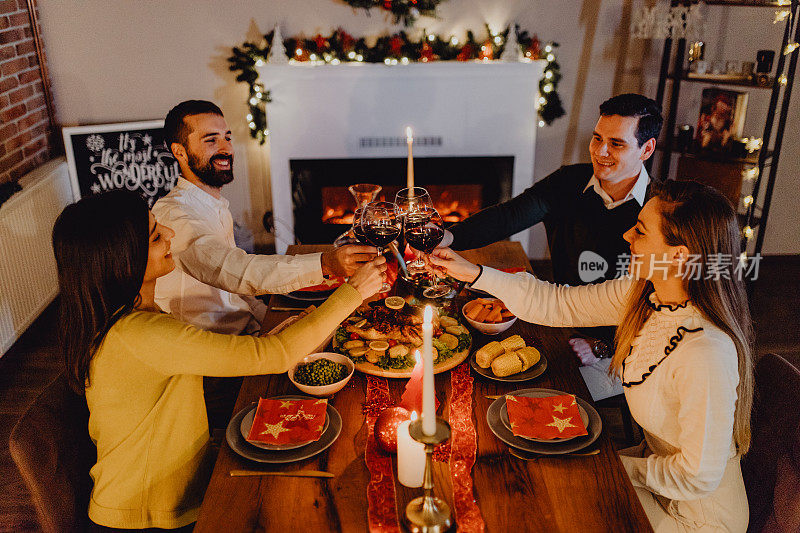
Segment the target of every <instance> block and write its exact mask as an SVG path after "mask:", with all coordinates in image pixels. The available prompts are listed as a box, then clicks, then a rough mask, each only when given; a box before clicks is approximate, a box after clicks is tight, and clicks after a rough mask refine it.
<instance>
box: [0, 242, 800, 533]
mask: <svg viewBox="0 0 800 533" xmlns="http://www.w3.org/2000/svg"><path fill="white" fill-rule="evenodd" d="M540 266H541V265H535V266H534V270H536V271H537V272H539V271H540V268H537V267H540ZM759 280H760V281H759V282H758V283H757V285H756V291H755V295H754V298H753V302H752V310H753V319H754V321H755V324H756V349H757V353H758V354H759V355H760V354H763V353H766V352H776V353H780V354H785V355H789V356H790V357H791V358H792V359H793V360H795V361H799V362H800V307H799V306H798V302H799V301H800V257H798V256H791V257H789V256H781V257H769V258H765V259H764V260H763V261H762V265H761V267H760V276H759ZM56 317H57V313H56V310H55V306H54V305H51V306H50V307H49V308H48V309H47V310H46V311H45V312H44V313H43V314H42V316H41V317H40V318H39V319H38V320H37V321H36V322H35V323H34V324H33V325H32V326H31V328H30V329H29V330H28V331H27V332H26V333H25V334H24V335H23V336H22V338H20V340H19V341H18V342H17V343H16V344H15V345H14V346H13V347H12V348H11V349H10V350H9V351H8V352H7V353H6V354H5V355H4V356H3V357H2V358H0V442H2V443H3V444H2V446H0V532H5V531H13V532H24V531H38V524H37V521H36V515H35V512H34V509H33V507H32V505H31V502H30V496H29V494H28V491H27V489H26V488H25V486H24V484H23V482H22V480H21V479H20V477H19V474H18V472H17V469H16V467H15V465H14V463H13V461H12V460H11V456H10V454H9V451H8V445H7V444H6V443H7V442H8V438H9V435H10V433H11V428H13V426H14V424H15V423H16V421H17V419H18V418H19V417H20V416H21V415H22V413H23V412H24V411H25V409H26V408H27V406H28V405H29V404H30V403H31V402H32V401H33V400H34V399H35V398H36V397H37V396H38V394H39V393H40V392H41V391H42V389H44V387H45V386H46V385H47V384H48V383H50V382H51V381H52V380H53V379H54V378H55V377H56V375H58V373H59V372H60V370H61V360H60V353H59V351H58V342H57V339H56V333H55V328H54V326H53V325H54V324H55V322H56ZM602 414H603V416H604V418H606V419H607V420H606V422H607V424H608V427H609V431H610V432H611V434H612V438H615V439H616V440H617V441H618V442H620V443H622V429H621V424H620V423H619V420H618V417H616V416H615V414H614V413H613V412H603V413H602Z"/></svg>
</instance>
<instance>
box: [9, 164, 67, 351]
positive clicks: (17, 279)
mask: <svg viewBox="0 0 800 533" xmlns="http://www.w3.org/2000/svg"><path fill="white" fill-rule="evenodd" d="M20 185H22V191H20V192H18V193H17V194H15V195H14V196H12V197H11V198H10V199H9V200H8V201H7V202H6V203H4V204H3V205H2V206H0V354H4V353H5V352H6V351H7V350H8V349H9V348H10V347H11V345H12V344H13V343H14V342H15V341H16V340H17V339H18V338H19V336H20V335H22V333H23V332H24V331H25V330H26V329H27V328H28V326H30V325H31V323H32V322H33V321H34V320H36V318H37V317H38V316H39V315H40V314H41V312H42V311H43V310H44V309H45V308H46V307H47V306H48V305H49V304H50V303H51V302H52V301H53V299H54V298H55V297H56V295H57V294H58V278H57V276H56V262H55V258H54V257H53V246H52V243H51V234H52V231H53V223H54V222H55V220H56V217H57V216H58V214H59V213H60V212H61V210H62V209H64V206H66V205H67V204H69V203H71V202H72V192H71V189H70V183H69V175H68V172H67V164H66V162H65V161H64V158H59V159H55V160H53V161H50V162H48V163H45V164H44V165H42V166H41V167H39V168H37V169H36V170H34V171H33V172H31V173H30V174H28V175H27V176H25V177H24V178H22V179H21V180H20Z"/></svg>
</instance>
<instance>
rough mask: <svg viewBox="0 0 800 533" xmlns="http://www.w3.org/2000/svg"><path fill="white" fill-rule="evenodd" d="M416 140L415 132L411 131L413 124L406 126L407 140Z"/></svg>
mask: <svg viewBox="0 0 800 533" xmlns="http://www.w3.org/2000/svg"><path fill="white" fill-rule="evenodd" d="M413 140H414V132H413V131H411V126H406V141H408V142H412V141H413Z"/></svg>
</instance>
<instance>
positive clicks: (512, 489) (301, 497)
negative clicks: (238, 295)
mask: <svg viewBox="0 0 800 533" xmlns="http://www.w3.org/2000/svg"><path fill="white" fill-rule="evenodd" d="M324 249H326V247H325V246H321V245H304V246H291V247H290V248H289V251H288V253H290V254H296V253H309V252H318V251H322V250H324ZM462 255H463V256H464V257H466V258H467V259H469V260H471V261H473V262H475V263H480V264H483V265H487V266H492V267H504V268H509V267H511V268H513V267H524V268H525V269H526V270H528V271H529V272H530V271H531V267H530V263H529V261H528V258H527V257H526V255H525V253H524V251H523V249H522V247H521V246H520V245H519V243H516V242H510V241H503V242H498V243H495V244H492V245H489V246H486V247H484V248H480V249H477V250H470V251H466V252H463V253H462ZM459 298H462V299H466V298H469V295H468V294H464V293H462V295H460V296H459ZM283 301H284V300H280V299H279V298H278V297H276V296H273V297H272V300H271V307H276V306H278V304H279V303H282V302H283ZM292 314H297V311H294V312H291V311H288V312H287V311H272V310H270V311H269V312H268V313H267V316H266V318H265V320H264V324H263V330H264V331H269V330H270V329H271V328H273V327H274V326H275V325H277V324H279V323H280V322H282V321H283V320H285V319H286V318H288V317H290V316H292ZM507 333H508V334H513V333H519V334H521V335H522V336H523V337H524V338H526V339H535V340H536V347H537V348H538V349H539V350H540V351H541V353H542V354H544V355H545V356H546V358H547V362H548V366H547V370H546V372H545V373H544V374H543V375H541V376H540V377H539V378H537V379H535V380H533V381H529V382H524V383H505V382H499V381H494V380H490V379H487V378H485V377H483V376H481V375H478V374H477V373H475V372H474V371H473V372H472V373H473V377H474V389H473V392H474V394H473V423H474V425H475V428H476V433H477V454H476V460H475V465H474V467H473V470H472V477H473V481H474V496H475V501H476V503H477V505H478V508H479V509H480V513H481V515H482V517H483V520H484V521H485V524H486V531H490V532H508V531H547V532H552V531H569V532H573V531H580V532H592V531H597V532H607V531H615V532H624V531H630V532H637V533H639V532H647V531H652V528H651V526H650V523H649V522H648V520H647V517H646V515H645V513H644V510H643V509H642V506H641V504H640V503H639V500H638V498H637V496H636V493H635V491H634V488H633V486H632V485H631V482H630V480H629V478H628V476H627V475H626V473H625V470H624V468H623V466H622V463H621V462H620V459H619V456H618V455H617V453H616V452H615V450H614V448H613V446H612V443H611V441H610V439H609V436H608V430H607V429H606V428H604V429H603V431H602V433H601V435H600V437H599V438H598V439H597V441H596V442H595V443H594V444H592V446H591V447H590V448H591V449H597V450H599V453H598V454H596V455H588V456H577V455H575V456H541V457H535V458H532V459H528V460H524V459H520V458H518V457H515V456H514V455H512V454H511V453H510V452H509V446H508V445H506V444H505V443H503V442H502V441H500V440H499V439H498V438H497V437H496V436H495V435H494V434H493V433H492V431H491V429H490V428H489V426H488V424H487V421H486V412H487V409H488V408H489V405H490V404H491V402H492V401H493V400H491V399H489V398H487V396H492V395H502V394H505V393H508V392H511V391H514V390H516V389H521V388H530V387H541V388H548V389H556V390H560V391H565V392H568V393H572V394H575V395H577V396H579V397H581V398H583V399H585V400H586V401H588V402H589V403H590V404H591V403H592V400H591V396H590V395H589V391H588V390H587V388H586V385H585V384H584V382H583V380H582V379H581V375H580V373H579V371H578V361H577V359H576V357H575V356H574V354H573V353H572V351H571V349H570V347H569V345H568V343H567V340H568V338H569V337H570V333H571V331H570V330H569V329H564V328H548V327H544V326H538V325H534V324H529V323H525V322H523V321H522V320H517V321H516V322H515V323H514V325H513V326H512V327H511V329H510V330H508V332H507ZM473 334H474V339H473V350H474V349H476V348H477V347H480V346H482V345H483V344H485V343H486V342H488V341H489V340H490V338H489V337H485V336H483V335H481V334H479V333H477V332H473ZM465 364H466V362H465ZM445 375H446V374H439V375H437V379H436V394H437V398H438V399H439V401H440V402H441V403H442V405H441V408H440V409H441V410H440V416H445V415H444V414H445V413H447V411H448V407H449V405H448V401H449V391H448V390H447V389H448V385H449V380H448V379H443V378H442V376H445ZM388 381H389V390H390V393H391V396H392V399H394V400H397V401H399V398H400V395H401V394H402V392H403V389H404V386H405V384H406V382H407V380H405V379H389V380H388ZM366 383H367V378H366V376H364V375H363V374H361V373H360V372H356V374H355V375H354V376H353V378H352V379H351V380H350V382H349V383H348V385H347V386H346V387H345V388H344V389H342V390H341V391H339V392H338V393H336V394H335V395H334V396H333V397H332V398H330V400H329V401H330V403H331V404H332V405H333V407H335V409H336V410H337V411H338V412H339V413H340V414H341V417H342V421H343V427H342V431H341V434H340V435H339V437H338V439H336V441H335V442H334V443H333V444H332V445H331V446H330V447H329V448H328V449H326V450H325V451H323V452H322V453H319V454H318V455H316V456H314V457H311V458H309V459H305V460H302V461H299V462H296V463H290V464H282V465H274V464H269V465H266V464H260V463H255V462H252V461H249V460H247V459H244V458H243V457H241V456H239V455H237V454H236V452H234V451H233V450H232V449H231V448H230V446H229V445H228V444H227V442H223V443H222V446H221V449H220V451H219V455H218V457H217V460H216V464H215V466H214V470H213V473H212V476H211V481H210V484H209V485H208V489H207V490H206V494H205V499H204V501H203V505H202V508H201V510H200V516H199V519H198V521H197V525H196V527H195V531H196V532H206V531H207V532H214V533H216V532H219V531H226V532H240V531H241V532H243V531H314V532H324V531H348V532H349V531H368V530H369V526H368V519H367V508H368V501H367V491H366V487H367V484H368V483H369V480H370V472H369V470H368V468H367V465H366V463H365V459H364V452H365V446H366V442H367V431H368V429H367V428H368V426H367V424H366V422H365V415H364V413H363V411H362V408H363V404H364V400H365V392H366ZM297 392H298V391H297V390H296V389H295V388H294V387H293V385H292V384H291V382H290V381H289V379H288V377H287V376H286V374H280V375H267V376H251V377H246V378H244V380H243V383H242V386H241V390H240V392H239V396H238V400H237V402H236V406H235V408H234V413H237V412H239V411H240V410H241V409H244V408H246V407H248V406H249V405H251V404H252V402H255V401H257V400H258V398H260V397H264V398H268V397H272V396H278V395H283V394H291V393H297ZM395 465H396V463H395ZM395 468H396V466H395ZM232 470H261V471H280V472H290V471H294V470H320V471H326V472H330V473H332V474H333V476H334V477H332V478H308V477H274V476H252V477H232V476H231V471H232ZM395 473H396V469H395ZM433 474H434V475H433V477H434V483H435V489H434V492H435V494H436V495H437V496H439V497H441V498H443V499H444V500H445V501H447V502H449V503H450V504H451V509H452V507H453V506H452V490H451V479H450V475H449V470H448V467H447V464H445V463H439V462H435V463H434V470H433ZM395 477H396V476H395ZM394 484H395V491H396V502H397V511H398V516H399V517H402V516H403V514H404V510H405V507H406V504H407V503H408V502H409V501H411V500H412V499H413V498H415V497H417V496H420V495H421V493H422V489H409V488H406V487H404V486H403V485H400V484H399V483H398V482H397V481H396V480H395V482H394ZM457 525H458V524H456V526H457ZM454 530H455V528H454Z"/></svg>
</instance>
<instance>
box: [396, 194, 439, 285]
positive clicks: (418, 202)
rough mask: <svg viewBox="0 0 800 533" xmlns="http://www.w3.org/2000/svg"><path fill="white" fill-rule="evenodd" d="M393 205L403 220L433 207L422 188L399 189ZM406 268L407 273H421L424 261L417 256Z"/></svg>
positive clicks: (428, 195)
mask: <svg viewBox="0 0 800 533" xmlns="http://www.w3.org/2000/svg"><path fill="white" fill-rule="evenodd" d="M394 203H396V204H397V213H398V215H399V216H400V217H401V218H403V219H405V217H406V216H407V215H409V214H411V213H415V212H417V211H419V210H420V209H424V208H432V207H433V202H432V201H431V196H430V194H428V191H427V190H425V189H424V188H423V187H409V188H406V189H401V190H400V191H399V192H398V193H397V194H396V195H395V198H394ZM407 266H408V270H409V272H423V271H424V270H425V260H424V259H423V258H422V257H421V256H417V257H415V258H414V260H413V261H411V262H410V263H408V265H407Z"/></svg>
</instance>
